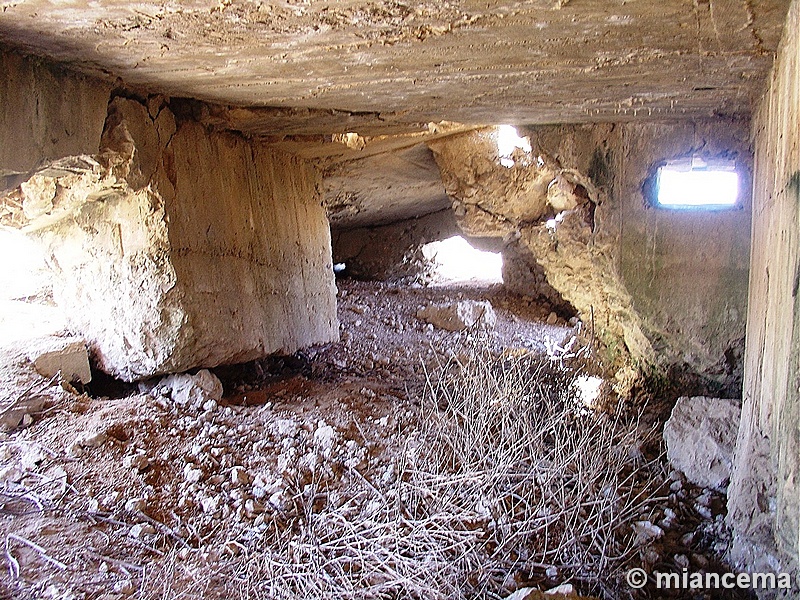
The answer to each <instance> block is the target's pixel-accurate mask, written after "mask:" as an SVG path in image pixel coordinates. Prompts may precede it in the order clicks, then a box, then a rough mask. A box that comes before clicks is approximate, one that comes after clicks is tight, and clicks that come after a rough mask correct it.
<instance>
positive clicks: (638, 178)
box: [614, 119, 752, 397]
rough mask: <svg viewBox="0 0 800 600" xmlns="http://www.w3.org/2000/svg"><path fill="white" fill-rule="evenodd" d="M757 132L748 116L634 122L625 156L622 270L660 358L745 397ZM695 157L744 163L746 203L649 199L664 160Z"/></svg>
mask: <svg viewBox="0 0 800 600" xmlns="http://www.w3.org/2000/svg"><path fill="white" fill-rule="evenodd" d="M749 138H750V134H749V122H748V121H746V120H733V119H715V120H713V121H695V122H693V121H682V122H671V123H629V124H625V125H622V126H621V140H620V149H621V151H619V152H616V153H615V156H616V166H615V169H616V171H617V173H618V174H619V175H617V177H616V186H615V192H614V193H615V196H617V198H618V204H619V207H620V210H621V216H622V218H621V222H622V226H621V237H620V244H621V253H620V257H621V261H620V264H621V271H622V276H623V279H624V281H625V286H626V287H627V289H628V291H629V292H630V294H631V296H632V298H633V305H634V308H635V309H636V311H637V312H638V314H639V315H640V316H641V318H642V320H643V326H644V328H645V331H646V332H647V336H648V338H649V339H650V340H651V343H652V344H653V349H654V350H655V353H656V356H657V359H658V361H659V362H660V363H661V364H678V365H685V366H686V367H687V368H688V369H689V370H690V371H692V372H696V373H701V374H703V376H704V377H705V378H706V379H707V381H708V385H710V386H712V388H713V387H716V388H718V389H715V390H713V392H714V393H718V394H719V393H721V394H723V395H726V396H735V397H738V396H739V394H740V393H741V376H742V373H741V365H742V353H743V351H744V334H745V314H746V310H747V282H748V271H749V257H750V208H751V193H750V190H751V188H752V150H751V148H750V141H749ZM695 153H696V154H699V155H700V156H702V157H705V158H706V159H710V158H712V159H713V158H725V159H729V160H734V161H735V162H736V169H737V172H738V173H739V175H740V204H739V205H738V206H737V208H735V209H726V210H713V211H705V210H674V209H665V208H659V207H657V206H656V205H655V203H654V198H652V197H648V196H652V193H651V192H650V190H649V188H650V186H649V185H648V178H650V177H652V176H653V175H654V174H655V171H656V169H657V168H658V166H659V165H660V164H663V163H664V162H665V161H667V160H672V159H676V158H680V157H687V156H691V155H692V154H695ZM646 190H647V191H646ZM653 191H654V190H653Z"/></svg>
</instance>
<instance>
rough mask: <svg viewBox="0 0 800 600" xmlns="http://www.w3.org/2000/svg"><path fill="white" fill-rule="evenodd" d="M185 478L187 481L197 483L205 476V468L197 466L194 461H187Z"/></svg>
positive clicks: (184, 472)
mask: <svg viewBox="0 0 800 600" xmlns="http://www.w3.org/2000/svg"><path fill="white" fill-rule="evenodd" d="M183 478H184V479H185V480H186V481H187V483H197V482H198V481H200V480H201V479H202V478H203V470H202V469H197V468H195V466H194V465H193V464H192V463H187V464H186V466H185V467H184V468H183Z"/></svg>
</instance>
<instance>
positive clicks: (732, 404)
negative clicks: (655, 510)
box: [664, 396, 742, 491]
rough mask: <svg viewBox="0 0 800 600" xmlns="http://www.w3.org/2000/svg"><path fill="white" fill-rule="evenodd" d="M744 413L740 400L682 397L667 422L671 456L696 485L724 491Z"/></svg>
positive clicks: (667, 439)
mask: <svg viewBox="0 0 800 600" xmlns="http://www.w3.org/2000/svg"><path fill="white" fill-rule="evenodd" d="M741 412H742V403H741V401H740V400H725V399H722V398H707V397H705V396H695V397H693V398H689V397H686V396H684V397H682V398H678V401H677V403H676V404H675V407H674V408H673V409H672V415H671V416H670V418H669V419H668V420H667V422H666V423H665V424H664V441H665V442H666V443H667V458H668V459H669V461H670V462H671V463H672V465H673V466H674V467H675V468H676V469H679V470H681V471H683V473H684V474H685V475H686V478H687V479H688V480H689V481H691V482H692V483H694V484H695V485H699V486H702V487H706V488H714V489H716V490H720V491H724V490H725V488H726V487H727V486H728V483H729V481H730V478H731V465H732V461H733V449H734V446H735V445H736V432H737V430H738V429H739V417H740V416H741Z"/></svg>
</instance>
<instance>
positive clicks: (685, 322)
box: [429, 121, 751, 385]
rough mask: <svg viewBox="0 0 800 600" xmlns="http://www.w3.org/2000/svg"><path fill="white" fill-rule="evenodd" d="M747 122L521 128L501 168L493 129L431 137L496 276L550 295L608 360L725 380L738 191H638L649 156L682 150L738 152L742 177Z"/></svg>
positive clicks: (745, 232)
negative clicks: (733, 197)
mask: <svg viewBox="0 0 800 600" xmlns="http://www.w3.org/2000/svg"><path fill="white" fill-rule="evenodd" d="M746 127H747V123H746V122H743V121H727V122H725V121H723V122H721V123H717V124H716V125H715V124H714V123H712V122H706V121H703V122H683V123H648V124H633V123H630V124H624V125H577V126H550V127H530V128H525V129H523V128H520V133H521V134H522V133H526V134H528V139H529V141H530V144H531V152H530V153H527V152H525V151H524V150H522V149H517V150H516V151H515V154H514V155H513V157H512V158H513V160H514V164H513V165H511V166H509V167H506V166H503V165H501V164H500V161H499V156H498V149H497V142H496V137H495V136H496V134H495V133H494V132H493V130H485V131H476V132H470V133H465V134H460V135H457V136H453V137H450V138H447V139H442V140H436V141H431V142H429V145H430V146H431V148H432V149H433V151H434V155H435V156H436V160H437V162H438V164H439V166H440V168H441V170H442V178H443V180H444V183H445V188H446V189H447V191H448V194H449V195H450V196H451V197H452V198H453V199H454V204H453V208H454V212H455V214H456V216H457V218H458V223H459V226H460V227H461V228H462V229H463V230H464V231H465V232H466V233H467V234H469V235H479V236H487V237H488V236H495V237H496V238H499V239H502V240H503V244H504V245H505V250H504V258H505V259H506V262H507V263H508V266H507V267H506V269H505V282H506V284H508V285H510V286H511V287H512V288H513V289H516V290H518V291H524V288H526V287H528V286H530V290H529V291H528V292H527V293H530V294H531V295H544V296H545V297H549V296H554V297H555V298H557V297H558V295H559V294H560V295H561V296H562V297H563V299H564V300H566V301H568V302H569V303H570V304H572V306H574V307H575V308H576V309H577V310H578V311H579V312H580V314H581V316H582V318H583V320H584V322H585V323H586V324H587V325H588V326H589V327H590V328H591V329H592V332H593V335H595V336H597V338H599V340H600V341H601V342H602V344H603V346H604V358H605V360H606V362H607V363H608V364H609V365H614V366H616V367H620V366H622V365H623V364H625V363H626V362H628V359H630V358H633V359H634V360H635V361H636V362H638V363H639V364H640V365H642V364H650V365H653V366H660V367H663V366H665V365H668V364H676V363H677V364H686V365H688V366H689V367H690V368H691V369H693V370H694V371H696V372H699V373H702V374H703V375H704V376H706V377H708V378H711V379H712V380H713V381H716V382H717V383H718V384H720V385H723V384H725V385H735V382H736V376H737V368H736V367H737V364H740V355H741V354H740V353H741V340H742V337H743V335H744V331H743V330H744V323H743V322H744V314H745V306H746V300H745V297H744V296H745V293H744V290H745V289H746V287H747V259H748V243H749V225H750V221H749V216H748V210H747V209H748V208H749V206H750V197H749V194H748V193H747V192H746V191H745V192H743V193H742V199H741V203H740V206H739V207H737V208H736V209H734V210H730V211H715V212H712V213H705V214H699V213H698V212H697V211H689V212H682V213H680V212H675V211H667V210H664V209H659V208H655V207H654V206H653V201H652V199H651V198H647V197H646V190H647V187H648V186H647V182H648V178H650V177H651V176H652V175H653V174H654V173H655V170H656V169H657V167H658V166H659V165H661V164H663V163H664V162H666V161H667V160H670V159H673V158H676V157H679V156H685V155H691V154H692V153H693V152H697V153H699V154H700V155H702V156H704V157H707V158H708V157H713V156H718V155H720V154H723V153H724V156H725V157H726V158H730V159H734V160H736V162H737V167H738V169H739V171H740V173H741V174H742V189H743V190H747V189H748V186H749V183H750V169H751V167H750V165H751V162H750V161H751V159H750V151H749V145H748V143H747V141H746V140H743V139H742V138H743V137H745V136H746V131H747V129H746ZM660 140H663V142H664V143H663V146H662V145H661V144H660V143H659V141H660ZM723 148H724V151H723ZM526 265H530V268H529V274H526V273H525V267H526ZM542 275H544V276H545V277H546V284H544V285H543V282H542V279H543V277H542ZM547 286H552V288H553V290H552V291H551V290H550V289H548V287H547ZM709 297H710V298H711V299H712V300H713V301H711V302H709ZM656 350H657V352H656ZM629 374H630V372H629V371H628V370H623V371H621V372H619V374H618V375H619V377H620V378H624V377H627V376H628V375H629Z"/></svg>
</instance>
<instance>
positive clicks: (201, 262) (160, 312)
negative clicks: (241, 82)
mask: <svg viewBox="0 0 800 600" xmlns="http://www.w3.org/2000/svg"><path fill="white" fill-rule="evenodd" d="M12 95H13V94H12ZM65 101H68V100H67V99H65ZM106 106H107V108H108V119H107V121H106V126H105V130H104V131H103V132H102V142H101V144H100V145H101V146H102V151H101V152H99V153H95V154H93V155H82V156H71V157H67V158H62V159H58V160H54V161H48V162H46V163H45V164H44V165H41V166H40V167H39V168H37V169H36V170H35V171H34V172H32V173H28V175H27V176H26V178H25V181H23V182H22V183H21V184H20V185H19V186H18V187H16V188H14V189H12V190H11V191H10V192H7V193H6V194H5V196H4V198H3V199H2V200H0V204H1V205H2V209H0V220H2V223H3V224H5V225H12V226H17V227H23V228H25V229H26V230H28V231H30V232H32V233H33V232H35V233H36V235H37V236H38V237H39V239H41V240H42V241H43V242H44V243H45V244H46V245H47V248H48V250H49V253H50V257H51V262H52V265H53V267H54V269H55V271H56V273H57V282H56V284H55V285H54V293H55V296H56V300H57V302H58V303H59V304H60V305H61V306H62V307H63V308H64V309H65V312H66V313H67V315H68V318H69V320H70V323H71V326H72V327H73V328H74V329H75V330H76V331H77V332H78V333H80V334H81V335H82V336H84V337H85V338H86V340H87V341H88V342H89V345H90V348H91V350H92V353H93V355H94V358H95V361H96V363H97V364H98V365H99V366H100V367H101V368H102V369H103V370H105V371H107V372H108V373H111V374H113V375H115V376H117V377H120V378H122V379H125V380H136V379H141V378H145V377H149V376H152V375H155V374H159V373H166V372H178V371H185V370H187V369H191V368H196V367H211V366H215V365H218V364H223V363H235V362H242V361H247V360H252V359H256V358H259V357H263V356H265V355H268V354H271V353H275V352H285V353H291V352H294V351H295V350H297V349H298V348H301V347H304V346H308V345H311V344H314V343H321V342H328V341H332V340H335V339H337V338H338V324H337V321H336V310H335V309H336V298H335V285H334V279H333V269H332V264H331V250H330V232H329V227H328V221H327V218H326V215H325V212H324V210H323V208H322V204H321V199H320V196H319V193H318V191H317V189H318V179H317V178H318V175H317V173H316V171H315V170H314V169H313V168H312V167H311V166H310V165H309V164H308V163H307V162H305V161H303V160H301V159H299V158H296V157H293V156H291V155H288V154H285V153H281V152H276V151H273V150H271V149H270V148H269V147H267V146H264V145H261V144H258V143H255V142H252V141H249V140H246V139H244V138H243V137H240V136H236V135H232V134H225V133H210V132H209V131H208V130H206V129H205V128H204V127H203V126H201V125H199V124H197V123H196V122H193V121H192V120H191V119H190V118H184V119H183V120H178V119H176V117H175V115H174V114H173V113H172V112H171V110H170V108H169V106H168V103H167V102H166V101H165V100H163V99H160V98H157V97H151V98H150V99H149V100H148V101H146V102H139V101H136V100H131V99H125V98H116V99H114V100H113V101H112V102H111V103H110V105H109V104H108V101H107V99H106ZM59 114H60V112H59V111H55V113H53V114H52V115H50V117H49V118H57V117H58V115H59ZM45 118H48V117H47V115H45ZM9 126H10V125H9V124H8V123H5V122H4V124H3V125H2V127H3V128H4V129H7V128H9ZM95 152H97V151H95Z"/></svg>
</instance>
